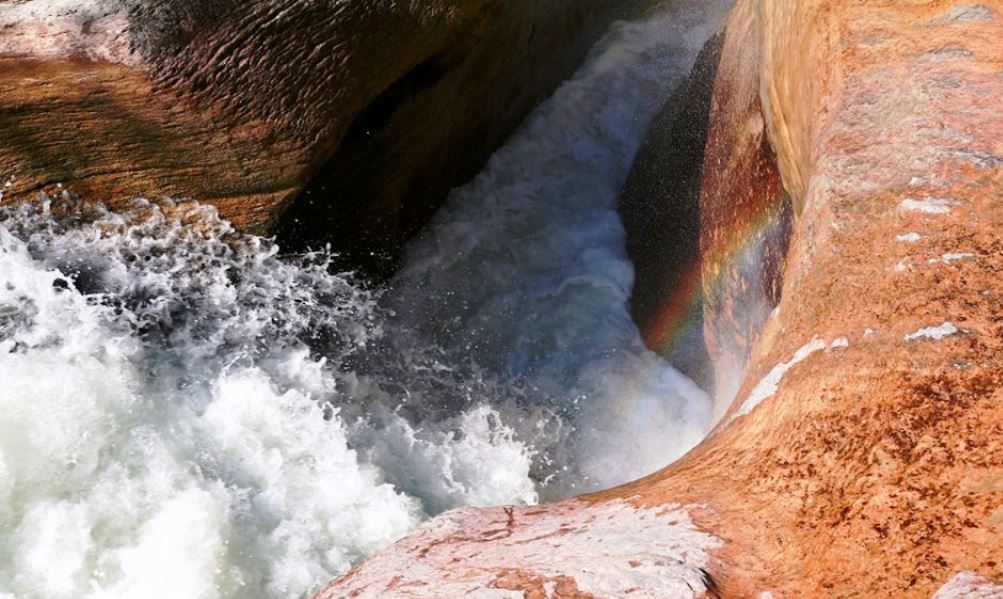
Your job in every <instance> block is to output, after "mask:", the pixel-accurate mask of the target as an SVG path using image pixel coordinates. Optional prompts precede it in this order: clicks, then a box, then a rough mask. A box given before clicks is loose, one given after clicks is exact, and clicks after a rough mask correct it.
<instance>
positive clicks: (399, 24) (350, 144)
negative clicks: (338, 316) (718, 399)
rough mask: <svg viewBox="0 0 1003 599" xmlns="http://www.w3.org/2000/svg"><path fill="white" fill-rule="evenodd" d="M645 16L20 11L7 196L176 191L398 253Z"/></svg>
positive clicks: (616, 10) (11, 83)
mask: <svg viewBox="0 0 1003 599" xmlns="http://www.w3.org/2000/svg"><path fill="white" fill-rule="evenodd" d="M632 4H633V3H632V2H627V3H624V2H619V1H616V0H585V1H582V0H556V1H554V2H547V3H539V2H535V1H533V0H467V1H463V2H458V1H455V0H424V1H416V2H328V1H320V0H316V1H315V0H310V1H307V2H303V1H299V0H282V1H279V2H264V1H251V2H247V1H244V0H198V1H194V2H180V1H176V0H152V1H150V0H143V1H139V0H87V1H84V2H63V1H60V0H28V1H23V0H21V1H17V2H7V3H3V5H0V90H2V91H0V131H2V132H3V133H2V137H0V173H3V174H4V175H3V176H5V177H6V176H13V177H15V178H14V179H13V181H12V185H11V186H10V187H9V188H8V189H7V199H8V200H10V199H20V198H29V199H31V198H33V196H34V192H36V191H38V190H42V189H50V190H51V187H52V186H53V185H54V184H56V183H62V184H64V185H66V186H67V187H69V188H70V189H72V190H73V191H75V192H76V193H78V194H79V195H81V196H82V197H85V198H88V199H100V200H102V201H105V202H107V203H109V204H111V205H112V206H115V205H120V204H122V203H124V202H127V201H129V200H130V199H132V198H134V197H136V196H148V197H162V196H173V197H178V198H187V199H193V200H199V201H202V202H207V203H211V204H214V205H216V206H218V208H219V210H220V212H221V213H222V214H223V216H224V217H226V218H228V219H231V220H232V221H233V222H234V223H235V224H237V225H238V226H240V227H242V228H243V229H245V230H248V231H251V232H257V233H268V232H274V231H276V230H277V228H278V227H279V225H280V223H281V224H282V230H283V238H284V240H286V241H288V242H290V243H292V242H300V243H303V242H304V240H306V241H307V242H311V243H313V242H327V241H333V242H334V243H335V245H336V247H339V248H340V249H343V250H346V251H351V250H353V249H357V248H360V247H363V248H364V249H365V251H366V255H369V254H371V253H372V252H374V251H377V252H380V251H384V250H385V251H386V252H389V253H393V252H394V251H396V249H397V248H398V247H399V246H400V244H401V243H402V241H403V240H404V239H405V238H406V237H408V236H409V235H410V234H412V233H413V232H414V231H416V230H417V229H418V228H419V227H420V226H421V225H422V224H423V223H424V221H425V220H426V219H427V218H428V217H429V216H430V215H431V213H432V212H433V211H434V209H435V207H436V206H437V205H438V204H439V202H441V200H442V199H443V198H444V196H445V194H446V193H447V192H448V190H449V189H451V188H452V187H453V186H455V185H457V184H458V183H460V182H462V181H463V180H465V179H466V178H468V177H469V176H471V175H472V174H474V173H475V172H476V171H477V170H478V169H479V168H480V166H481V165H482V164H483V162H484V161H485V160H486V159H487V157H488V156H489V155H490V153H491V152H492V151H493V150H494V148H495V147H497V145H498V144H500V142H501V141H503V140H504V139H505V138H506V137H507V135H508V134H509V133H510V132H511V130H512V129H513V128H514V127H515V126H516V125H517V124H518V123H519V122H520V121H521V119H522V117H523V116H524V115H525V113H526V112H527V111H528V110H529V109H530V108H532V107H533V105H534V104H535V103H536V102H537V100H539V99H540V98H541V97H543V96H544V95H545V94H546V93H547V92H548V91H549V90H550V89H551V88H552V87H553V86H554V85H556V84H557V83H558V82H560V81H561V80H562V79H563V78H564V77H565V76H566V75H567V74H568V73H569V72H570V71H571V70H572V69H573V68H574V67H575V65H576V64H577V62H578V61H579V59H580V58H581V57H582V55H583V54H584V52H585V51H586V50H587V49H588V47H589V46H590V44H591V42H592V41H594V39H595V38H596V37H597V35H598V34H599V33H600V32H601V31H603V29H604V27H605V25H606V24H607V23H609V22H610V21H611V20H612V19H613V18H614V17H616V16H618V15H619V14H621V12H622V11H624V10H627V9H629V7H630V6H631V5H632ZM2 183H3V181H0V184H2ZM304 190H305V193H304ZM290 206H291V207H292V209H291V210H290V211H289V215H288V217H287V218H286V219H285V220H283V215H284V214H286V211H287V209H288V208H290ZM370 266H374V267H376V266H379V265H376V264H371V265H370Z"/></svg>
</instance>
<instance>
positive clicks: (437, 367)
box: [0, 0, 725, 599]
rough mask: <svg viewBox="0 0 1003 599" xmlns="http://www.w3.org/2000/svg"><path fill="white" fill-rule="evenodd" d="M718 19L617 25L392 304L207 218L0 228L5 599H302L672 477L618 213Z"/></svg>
mask: <svg viewBox="0 0 1003 599" xmlns="http://www.w3.org/2000/svg"><path fill="white" fill-rule="evenodd" d="M723 4H725V3H724V2H722V1H715V2H710V3H707V2H699V1H696V0H693V1H690V2H684V3H677V4H674V5H673V7H672V8H671V9H662V10H659V11H657V12H655V13H653V14H651V15H649V16H648V17H646V18H645V19H643V20H641V21H638V22H634V23H621V24H618V25H616V26H614V27H613V28H612V30H611V32H610V33H609V34H608V35H607V36H606V37H605V38H604V40H603V41H601V42H600V43H599V44H598V45H597V46H596V48H595V49H594V50H593V51H592V53H591V54H590V56H589V58H588V59H587V61H586V63H585V64H584V65H583V66H582V68H581V69H580V70H579V72H578V73H577V74H576V75H575V76H574V77H573V78H572V79H571V80H569V81H568V82H567V83H566V84H564V85H563V86H562V87H561V88H560V89H559V90H558V91H557V93H556V94H555V95H554V96H553V97H552V98H550V99H549V100H547V101H545V102H543V103H542V104H541V105H540V106H539V107H538V109H537V110H536V111H535V112H534V114H533V115H532V116H531V117H530V118H529V119H528V120H527V122H526V123H525V124H524V125H523V126H522V127H521V128H520V130H519V131H518V132H517V133H516V134H515V135H514V136H513V138H512V139H511V140H510V141H509V142H508V143H507V144H506V145H505V147H503V148H502V149H500V150H499V151H498V152H497V154H496V155H495V156H494V157H493V158H492V159H491V161H490V163H489V164H488V165H487V167H486V168H485V170H484V171H483V172H482V173H481V174H480V175H479V176H478V177H476V178H475V179H474V180H473V181H471V182H470V183H469V184H468V185H466V186H464V187H462V188H460V189H457V190H455V192H454V193H453V194H452V196H451V198H450V199H449V201H448V202H447V205H446V206H445V207H444V208H443V209H442V211H441V213H440V214H439V215H438V216H437V218H436V219H435V220H434V222H433V223H432V224H431V225H430V227H429V228H428V230H427V231H426V232H425V233H424V234H423V235H422V236H421V237H420V238H418V239H416V240H415V241H414V243H413V244H412V245H411V247H410V248H409V249H408V252H407V259H406V263H405V265H404V267H403V268H402V270H401V272H400V273H399V274H398V276H397V277H396V278H395V279H394V280H393V281H392V282H391V284H390V285H389V287H388V288H386V289H380V290H374V289H371V288H369V287H367V286H366V285H364V284H361V283H360V282H359V281H356V280H354V279H353V278H352V277H351V276H350V275H346V274H339V273H335V272H333V271H332V268H331V257H330V256H329V255H326V254H324V253H316V254H308V255H302V256H282V255H281V252H280V248H278V247H276V245H275V244H274V243H273V242H271V241H269V240H267V239H262V238H256V237H253V236H247V235H242V234H239V233H237V232H235V231H234V230H233V229H232V227H231V226H230V225H229V224H228V223H226V222H224V221H222V220H220V219H219V218H218V217H217V216H216V214H215V212H214V211H213V210H212V209H211V208H208V207H197V206H196V207H192V206H185V205H181V206H179V205H175V204H173V203H171V202H169V201H164V202H158V203H151V202H147V201H142V200H137V201H136V203H135V206H134V207H133V209H132V210H129V211H125V212H120V213H116V214H113V213H110V212H108V211H106V210H103V209H102V208H100V207H95V206H93V205H83V204H81V203H79V202H77V201H75V200H74V199H73V198H72V197H70V196H66V197H61V198H51V199H48V200H46V201H44V202H40V203H39V204H36V205H32V206H7V207H4V208H2V209H0V380H2V381H3V386H2V389H0V598H3V599H11V598H14V597H16V598H18V599H62V598H70V597H73V598H79V597H88V598H95V599H97V598H136V597H167V598H175V597H176V598H179V599H192V598H207V599H209V598H230V597H233V598H241V599H255V598H276V597H303V596H306V595H307V594H308V593H309V592H310V591H311V590H313V589H315V588H317V587H318V586H319V585H322V584H324V583H325V582H327V581H328V580H329V579H330V578H332V577H334V576H336V575H338V574H341V573H344V572H345V571H346V570H347V569H348V568H349V567H350V565H351V564H352V563H354V562H355V561H357V560H359V559H361V558H363V557H365V556H366V555H369V554H371V553H372V552H374V551H376V550H378V549H380V548H382V547H384V546H386V545H387V544H389V543H391V542H392V541H394V540H395V539H397V538H399V537H400V536H401V535H403V534H404V533H406V532H407V531H409V530H410V529H412V528H413V527H414V526H416V525H418V524H419V523H420V522H421V521H422V520H424V519H426V518H428V517H430V516H433V515H435V514H438V513H440V512H442V511H444V510H447V509H451V508H456V507H461V506H482V505H499V504H511V503H517V504H530V503H534V502H538V501H541V500H552V499H558V498H562V497H566V496H569V495H572V494H577V493H580V492H584V491H589V490H595V489H599V488H601V487H605V486H609V485H613V484H617V483H621V482H626V481H628V480H630V479H632V478H635V477H637V476H640V475H643V474H646V473H648V472H651V471H653V470H655V469H657V468H659V467H661V466H664V465H665V464H667V463H669V462H671V461H672V460H674V459H675V458H677V457H679V456H680V455H681V454H682V453H684V452H685V451H686V450H688V449H689V448H691V447H692V446H693V445H694V444H695V443H697V442H698V441H699V440H700V439H701V438H702V436H703V435H704V434H705V432H706V430H707V427H708V426H709V423H710V404H709V400H708V398H707V397H706V395H705V394H704V393H703V392H702V391H700V390H699V389H698V388H697V387H696V386H695V385H694V384H693V383H691V382H690V381H688V380H687V379H686V378H685V377H683V376H682V375H681V374H679V373H678V372H677V371H676V370H674V369H673V368H672V367H671V365H669V364H667V363H666V362H664V361H663V360H662V359H661V358H659V357H658V356H656V355H654V354H653V353H651V352H649V351H648V350H646V349H645V348H644V346H643V344H642V342H641V339H640V335H639V334H638V331H637V329H636V327H635V326H634V324H633V323H632V322H631V320H630V317H629V313H628V308H627V301H628V298H629V294H630V288H631V284H632V276H633V275H632V268H631V265H630V263H629V261H628V260H627V259H626V253H625V250H624V239H623V237H624V234H623V229H622V227H621V225H620V222H619V219H618V217H617V214H616V210H615V205H616V198H617V194H618V192H619V189H620V187H621V185H622V183H623V180H624V179H625V177H626V175H627V171H628V168H629V166H630V162H631V159H632V156H633V154H634V152H635V150H636V148H637V146H638V145H639V143H640V140H641V138H642V136H643V134H644V133H645V131H646V128H647V125H648V123H649V122H650V120H651V118H652V116H653V115H654V114H655V112H656V111H657V109H658V108H659V107H660V104H661V103H662V102H663V101H664V100H665V98H666V97H667V96H668V94H669V93H670V92H671V90H672V88H673V87H674V86H675V85H676V84H677V83H678V82H679V81H680V80H681V78H682V77H683V76H684V75H685V72H686V70H687V69H688V68H689V66H690V64H691V63H692V61H693V59H694V58H695V56H696V52H697V51H698V50H699V47H700V45H701V44H702V42H703V40H704V39H706V38H707V37H708V36H709V34H710V32H711V29H712V28H713V26H714V24H715V23H716V22H717V20H718V19H719V18H720V16H721V13H722V12H723V8H724V7H723Z"/></svg>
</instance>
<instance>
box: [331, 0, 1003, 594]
mask: <svg viewBox="0 0 1003 599" xmlns="http://www.w3.org/2000/svg"><path fill="white" fill-rule="evenodd" d="M1001 39H1003V3H1001V2H998V1H994V2H979V3H975V2H959V1H957V0H953V1H949V0H929V1H918V0H917V1H915V2H844V1H843V0H739V1H738V2H737V3H736V6H735V7H734V9H733V11H732V13H731V15H730V17H729V19H728V22H727V23H726V35H725V41H724V45H723V47H722V53H721V62H720V64H719V67H718V71H717V82H716V84H715V95H714V102H713V105H712V109H711V123H710V129H709V131H710V134H709V139H708V144H707V155H706V157H705V167H704V178H703V186H702V190H701V204H700V210H701V226H702V227H703V229H702V231H701V247H702V271H703V277H704V281H703V285H704V288H705V289H707V290H708V294H709V295H710V294H714V293H716V294H717V295H715V296H714V297H713V298H712V299H713V302H714V303H710V302H709V303H710V305H711V306H717V307H718V308H716V309H711V310H709V311H708V313H707V314H708V316H707V331H708V343H709V345H710V346H711V347H712V348H713V347H714V346H715V344H716V343H719V340H721V339H729V338H730V337H733V336H734V335H735V334H736V332H738V331H745V333H743V334H746V335H748V336H747V337H745V338H744V339H741V341H742V343H743V344H744V345H742V346H741V347H740V348H739V349H740V351H739V352H738V353H737V355H739V357H740V359H739V360H738V363H739V364H742V362H746V361H747V364H742V365H741V367H737V366H735V362H734V360H732V359H731V358H728V357H727V356H728V354H727V353H725V354H720V353H717V352H712V357H713V358H714V359H715V360H716V362H715V367H716V368H718V369H719V371H720V372H719V373H718V376H719V377H720V376H721V373H722V372H723V373H724V375H725V376H729V377H732V376H733V377H737V380H738V381H739V383H738V384H737V393H736V394H735V401H734V402H732V403H731V405H730V407H728V409H727V410H726V411H724V414H723V418H722V420H721V422H720V424H719V425H718V426H717V428H716V429H715V430H714V431H713V432H712V433H711V435H710V436H709V438H708V439H707V440H706V441H705V442H704V443H703V444H702V445H701V446H699V447H698V448H697V449H695V450H694V451H693V452H691V453H690V454H689V455H688V456H686V457H684V458H683V459H682V460H680V461H679V462H677V463H676V464H674V465H672V466H670V467H669V468H667V469H665V470H663V471H661V472H659V473H656V474H654V475H652V476H650V477H648V478H645V479H643V480H640V481H637V482H635V483H632V484H630V485H627V486H624V487H621V488H618V489H613V490H610V491H607V492H604V493H600V494H596V495H593V496H589V497H585V498H582V499H581V500H580V501H581V502H583V503H580V504H576V505H577V506H578V507H574V508H573V509H570V510H566V511H565V510H562V509H560V508H544V509H542V511H541V512H540V513H539V514H537V515H536V517H538V518H542V519H546V520H548V523H547V524H543V523H535V524H534V525H533V526H539V527H542V528H544V529H547V530H553V529H554V528H557V529H558V530H560V529H561V527H562V526H564V525H565V523H567V524H568V525H569V526H572V527H574V526H576V525H578V524H580V522H581V520H579V518H580V516H581V515H582V514H583V513H589V511H591V510H598V511H599V512H600V513H601V512H602V511H603V510H610V509H614V508H613V507H611V506H616V505H622V504H623V502H627V503H628V504H630V505H632V506H634V507H635V508H636V513H634V514H633V515H631V516H630V517H629V518H627V519H626V520H618V521H617V523H616V530H617V531H618V532H619V531H621V527H623V528H622V531H623V532H620V534H621V535H631V534H636V535H641V534H643V533H645V532H646V531H648V529H649V528H650V526H649V525H648V524H647V523H646V522H645V520H644V514H650V513H651V511H652V510H656V511H657V510H659V509H676V508H675V507H671V508H670V506H679V505H683V506H700V508H699V509H693V508H688V515H689V518H690V520H691V522H692V526H693V527H695V529H696V530H698V531H702V532H703V533H705V534H707V535H709V536H710V537H713V538H714V539H715V543H716V548H714V549H711V550H710V553H709V556H708V559H707V561H706V563H703V564H697V563H694V564H692V565H693V566H694V567H699V568H702V569H703V570H705V571H706V572H707V581H708V582H707V584H706V585H705V587H706V589H705V590H699V589H694V590H693V591H686V592H684V593H683V594H682V595H681V596H694V595H699V593H701V592H702V593H706V594H707V595H714V596H721V597H770V596H772V597H776V598H778V599H780V598H784V597H896V598H898V597H931V596H933V595H935V594H938V593H939V595H938V596H940V597H983V596H985V597H995V596H1000V589H999V586H998V584H997V583H995V582H993V581H998V580H999V579H1000V578H1001V577H1003V363H1001V360H1003V328H1001V323H1000V318H1001V317H1000V314H1001V313H1003V287H1001V285H1000V282H999V281H1000V271H1001V269H1003V252H1001V250H1003V246H1001V244H1003V242H1001V240H1000V237H999V233H998V231H999V230H1000V226H1001V225H1003V203H1001V201H1000V200H1001V198H1003V119H1001V118H1000V116H999V115H1000V105H999V102H1000V100H999V99H1000V98H1001V97H1003V44H1000V41H999V40H1001ZM763 140H768V142H769V143H768V144H766V143H764V141H763ZM750 187H753V188H754V189H750ZM781 190H782V191H783V193H781ZM785 196H786V197H788V198H789V200H784V197H785ZM785 204H787V205H789V206H790V209H789V214H790V215H791V216H790V222H791V224H790V231H789V233H785V234H779V235H776V236H775V237H773V239H776V242H770V241H764V240H767V239H770V236H769V235H766V236H763V235H762V233H761V232H762V230H764V229H762V228H761V227H758V226H754V225H753V224H752V223H755V222H757V221H758V220H759V219H760V218H762V217H763V215H766V216H767V217H768V218H763V220H764V221H765V222H767V223H770V222H773V223H782V222H783V218H782V217H774V216H770V215H776V214H782V213H783V211H784V210H783V206H784V205H785ZM757 232H758V233H757ZM743 247H744V248H747V247H758V248H759V249H758V250H756V252H753V254H755V255H756V256H757V257H756V258H755V259H747V257H746V256H744V254H742V253H741V252H738V253H729V252H728V251H725V249H727V248H743ZM784 247H786V248H787V249H786V251H783V249H782V248H784ZM721 248H724V249H721ZM769 248H780V249H776V250H774V251H767V250H768V249H769ZM779 254H782V256H780V257H779V258H777V257H776V255H779ZM729 256H731V257H730V258H729ZM771 256H773V257H771ZM742 281H746V282H745V283H743V282H742ZM753 283H754V284H753ZM754 286H758V287H759V289H758V290H756V289H751V290H750V287H754ZM750 298H751V299H750ZM764 298H765V299H764ZM763 301H765V302H766V303H765V307H766V308H769V307H771V306H772V305H773V304H776V306H777V308H776V309H775V310H773V311H769V312H768V311H766V310H765V309H764V310H759V308H756V310H758V311H757V312H756V314H757V316H756V318H757V319H758V320H756V321H755V322H752V320H751V319H750V320H749V322H752V324H753V325H754V326H748V325H745V324H742V323H741V322H740V320H741V319H740V318H738V317H735V316H734V315H736V314H742V311H743V310H750V309H751V308H750V304H749V302H763ZM732 321H734V322H732ZM735 322H737V323H738V324H737V325H736V324H735ZM722 323H723V324H722ZM743 327H744V328H743ZM722 332H723V333H722ZM722 355H724V356H726V357H725V359H722V358H721V356H722ZM746 357H747V359H746ZM739 371H740V372H739ZM584 505H588V506H589V507H584ZM491 513H492V512H490V511H488V512H483V513H482V516H480V518H481V520H478V517H472V516H471V515H470V514H469V513H467V514H466V515H465V516H463V517H464V518H468V519H467V520H465V522H466V523H467V524H465V526H464V533H463V534H462V535H456V536H450V535H433V536H427V532H419V533H417V534H416V535H413V536H411V537H409V538H408V539H406V540H405V541H403V542H401V543H400V544H398V545H396V546H395V547H393V548H391V549H389V550H388V552H387V553H385V554H383V555H381V556H379V557H377V558H375V559H374V560H372V561H370V562H367V563H364V564H362V565H360V566H359V567H358V568H356V570H355V571H353V573H351V574H349V575H348V576H347V577H346V578H344V579H342V580H340V581H336V582H335V583H333V586H332V587H331V588H330V589H329V590H328V591H327V592H326V593H327V594H326V595H324V596H325V597H336V596H337V597H340V596H350V592H352V593H358V594H364V593H370V594H375V593H382V595H380V596H383V597H394V596H397V597H407V596H415V595H409V594H408V593H410V592H411V591H410V590H408V591H405V590H401V589H398V588H396V587H394V586H393V585H392V584H391V582H392V581H393V580H395V578H396V577H402V576H403V577H404V578H405V579H408V580H411V581H412V582H414V583H416V584H423V585H426V587H424V588H425V589H426V593H425V594H426V595H429V594H431V593H432V590H433V589H436V588H445V589H448V588H451V587H449V586H447V585H448V584H451V582H450V581H451V580H453V579H454V578H456V577H462V578H463V579H465V580H474V579H476V580H487V579H491V580H495V578H493V577H496V576H497V575H498V574H499V572H498V568H497V563H496V562H495V561H492V560H491V559H481V556H482V555H489V556H490V555H497V554H499V553H501V554H505V555H507V556H508V558H509V559H507V560H506V562H505V576H504V579H505V580H506V581H511V584H509V585H508V586H507V587H506V588H512V589H515V590H517V591H520V592H523V593H524V594H523V595H518V594H512V595H501V594H494V595H492V594H489V592H491V593H493V592H494V591H488V590H485V591H483V592H484V593H485V594H484V595H483V596H488V597H490V596H553V597H590V596H606V597H618V596H623V597H630V596H636V593H639V592H641V590H642V589H643V590H644V592H647V593H649V595H651V596H660V597H675V596H680V595H676V594H673V593H674V592H673V591H670V590H668V587H661V586H659V585H660V584H662V583H660V582H652V581H648V580H646V581H643V582H642V583H640V585H639V586H638V588H637V589H632V592H631V593H627V592H626V591H623V592H613V591H611V592H609V593H607V594H605V595H603V594H598V595H596V594H594V593H592V592H591V591H588V590H585V589H583V588H582V587H581V586H578V587H577V589H576V588H574V587H570V586H564V587H561V588H562V589H568V590H566V591H562V592H561V593H558V592H557V590H556V589H557V587H553V586H552V587H550V591H548V590H547V589H546V588H545V589H543V593H542V594H541V592H540V585H541V584H542V583H541V581H546V582H554V581H557V580H560V581H562V583H564V584H565V585H570V584H572V582H574V581H581V580H584V577H586V576H587V574H586V573H583V569H586V568H583V566H581V564H582V560H583V557H582V556H585V557H586V559H585V561H586V563H589V564H590V565H591V564H592V563H595V564H602V563H603V562H604V560H606V559H608V556H607V554H606V553H604V552H603V551H602V550H599V549H597V548H596V547H597V546H582V547H579V548H578V549H577V550H576V551H575V555H576V557H575V559H568V560H566V561H564V562H563V563H564V564H565V565H564V567H560V568H556V569H555V566H554V561H553V560H550V559H547V560H543V559H542V558H541V557H540V556H541V555H542V554H544V553H546V550H547V548H548V547H549V546H548V545H547V543H548V539H549V538H550V537H549V536H547V535H543V536H541V538H535V537H534V538H525V539H521V541H523V542H522V543H520V544H519V546H518V549H512V548H510V547H507V546H505V545H504V541H502V540H501V539H499V538H496V536H497V535H498V533H497V532H494V531H497V530H498V529H499V526H498V524H497V522H496V520H497V518H496V517H492V516H490V514H491ZM455 517H456V516H446V519H447V520H443V521H439V522H438V523H433V524H431V525H430V527H432V528H433V529H434V528H435V527H436V526H443V522H448V519H449V518H455ZM573 523H578V524H573ZM590 526H591V525H590ZM425 530H426V531H427V530H428V529H425ZM422 535H426V536H422ZM660 551H661V550H657V549H656V550H654V552H655V553H656V554H660ZM429 555H435V556H451V557H450V558H449V559H440V557H436V558H435V559H434V560H433V561H432V562H431V565H430V564H429V563H428V562H427V561H426V558H425V556H429ZM554 555H555V556H557V557H560V556H562V555H563V554H562V553H561V550H560V549H555V550H554ZM392 556H398V558H400V557H402V556H407V557H408V559H406V560H405V559H398V560H397V561H387V560H392ZM661 559H665V560H670V559H673V555H672V554H671V552H669V551H665V552H664V555H662V557H661ZM683 561H684V563H689V562H686V560H683ZM388 563H394V564H396V566H395V567H394V568H393V569H392V570H391V569H388V568H387V567H386V564H388ZM559 563H560V562H559ZM666 578H667V579H670V580H671V581H676V580H679V579H676V578H672V577H671V576H670V577H666ZM672 583H673V582H668V583H665V584H672ZM575 584H577V582H575ZM411 588H414V587H411ZM534 593H535V594H534ZM446 595H448V593H447V594H446ZM374 596H375V595H374ZM418 596H420V595H418Z"/></svg>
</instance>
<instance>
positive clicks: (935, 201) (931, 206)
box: [899, 198, 959, 214]
mask: <svg viewBox="0 0 1003 599" xmlns="http://www.w3.org/2000/svg"><path fill="white" fill-rule="evenodd" d="M958 203H959V202H958V201H957V200H952V199H948V198H923V199H921V200H914V199H911V198H910V199H905V200H902V203H901V204H899V207H900V208H902V210H905V211H906V212H922V213H923V214H947V213H949V212H950V211H951V207H952V206H957V205H958Z"/></svg>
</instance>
